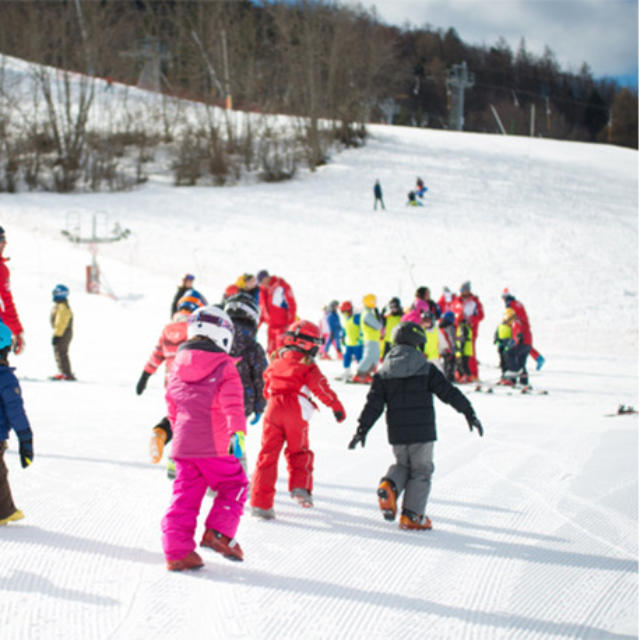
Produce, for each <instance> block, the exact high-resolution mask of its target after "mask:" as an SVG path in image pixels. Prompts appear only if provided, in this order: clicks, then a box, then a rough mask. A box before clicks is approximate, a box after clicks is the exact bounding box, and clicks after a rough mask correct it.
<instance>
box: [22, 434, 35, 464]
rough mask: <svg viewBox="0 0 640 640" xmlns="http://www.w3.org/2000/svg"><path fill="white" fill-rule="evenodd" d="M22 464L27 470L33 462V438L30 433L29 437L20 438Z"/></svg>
mask: <svg viewBox="0 0 640 640" xmlns="http://www.w3.org/2000/svg"><path fill="white" fill-rule="evenodd" d="M19 450H20V464H21V465H22V468H23V469H26V468H27V467H28V466H29V465H30V464H31V463H32V462H33V436H32V435H31V433H29V435H28V436H23V437H22V438H20V449H19Z"/></svg>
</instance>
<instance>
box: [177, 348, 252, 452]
mask: <svg viewBox="0 0 640 640" xmlns="http://www.w3.org/2000/svg"><path fill="white" fill-rule="evenodd" d="M236 361H237V360H236V359H235V358H232V357H231V356H229V355H228V354H226V353H224V352H222V351H219V350H217V349H216V347H214V346H213V344H212V343H210V342H208V341H205V340H203V341H199V342H186V343H184V344H183V345H181V346H180V348H179V349H178V354H177V355H176V358H175V360H174V362H173V367H172V368H171V375H170V376H169V384H168V386H167V392H166V394H165V398H166V401H167V408H168V413H167V415H168V417H169V420H170V422H171V427H172V429H173V448H172V456H173V457H174V458H207V457H219V456H226V455H229V454H228V448H229V440H230V438H231V436H232V434H233V433H235V432H236V431H242V432H244V433H246V419H245V415H244V390H243V388H242V382H241V380H240V375H239V374H238V370H237V369H236V366H235V363H236Z"/></svg>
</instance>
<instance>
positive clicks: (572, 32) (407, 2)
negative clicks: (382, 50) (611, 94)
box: [345, 0, 638, 76]
mask: <svg viewBox="0 0 640 640" xmlns="http://www.w3.org/2000/svg"><path fill="white" fill-rule="evenodd" d="M345 4H352V5H355V4H361V5H362V6H364V7H365V8H371V7H372V6H376V9H377V12H378V17H379V18H380V19H381V20H382V21H384V22H387V23H389V24H396V25H398V26H404V25H405V24H406V23H407V22H408V23H410V24H411V25H412V26H414V27H422V26H425V25H426V24H429V25H431V26H432V27H434V28H439V29H443V30H446V29H448V28H449V27H454V28H455V30H456V31H457V32H458V34H459V35H460V37H461V39H462V40H463V41H464V42H466V43H468V44H487V45H492V44H495V43H496V42H497V41H498V39H499V38H500V37H501V36H502V37H504V38H505V39H506V41H507V42H508V43H509V45H510V46H511V48H512V49H513V50H514V51H515V50H517V48H518V46H519V44H520V40H521V38H523V37H524V38H525V41H526V44H527V49H528V50H529V51H530V52H532V53H534V54H536V55H541V54H542V53H543V51H544V47H545V45H548V46H549V48H550V49H551V50H552V51H553V52H554V54H555V55H556V59H557V60H558V62H559V63H560V65H561V66H562V68H563V69H568V70H572V71H577V70H578V69H579V68H580V67H581V65H582V63H583V62H586V63H587V64H588V65H589V66H590V67H591V70H592V71H593V73H594V74H595V75H596V76H600V75H612V76H613V75H619V74H623V73H628V72H630V71H633V70H634V69H635V70H637V67H638V3H637V1H636V0H560V1H553V0H484V1H481V0H376V1H375V2H374V1H372V0H365V1H364V2H360V3H358V2H356V1H355V0H353V1H351V0H346V2H345Z"/></svg>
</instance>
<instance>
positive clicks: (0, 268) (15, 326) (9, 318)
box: [0, 227, 24, 355]
mask: <svg viewBox="0 0 640 640" xmlns="http://www.w3.org/2000/svg"><path fill="white" fill-rule="evenodd" d="M6 246H7V236H6V234H5V232H4V229H3V228H2V227H0V320H2V322H4V324H6V325H7V327H9V330H10V331H11V334H12V338H11V349H12V350H13V353H15V354H16V355H19V354H20V353H22V350H23V349H24V329H23V328H22V323H21V322H20V318H19V317H18V311H17V310H16V306H15V304H14V302H13V295H12V294H11V284H10V282H9V279H10V278H9V276H10V274H9V268H8V267H7V264H6V263H7V262H8V261H9V258H5V257H3V255H2V253H3V252H4V249H5V247H6Z"/></svg>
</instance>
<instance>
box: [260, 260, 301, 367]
mask: <svg viewBox="0 0 640 640" xmlns="http://www.w3.org/2000/svg"><path fill="white" fill-rule="evenodd" d="M257 279H258V283H259V285H260V312H261V314H262V315H261V320H260V321H261V322H264V323H265V324H266V325H267V327H268V329H267V353H268V354H269V355H270V354H271V353H273V351H275V350H276V349H277V348H278V347H280V346H281V345H280V340H281V338H282V336H283V335H284V332H285V331H286V330H287V327H288V326H289V325H290V324H291V323H292V322H293V321H294V320H295V319H296V299H295V297H294V295H293V290H292V289H291V286H290V285H289V283H288V282H287V281H286V280H285V279H284V278H280V277H279V276H275V275H270V274H269V272H268V271H267V270H266V269H263V270H262V271H259V272H258V276H257Z"/></svg>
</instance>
